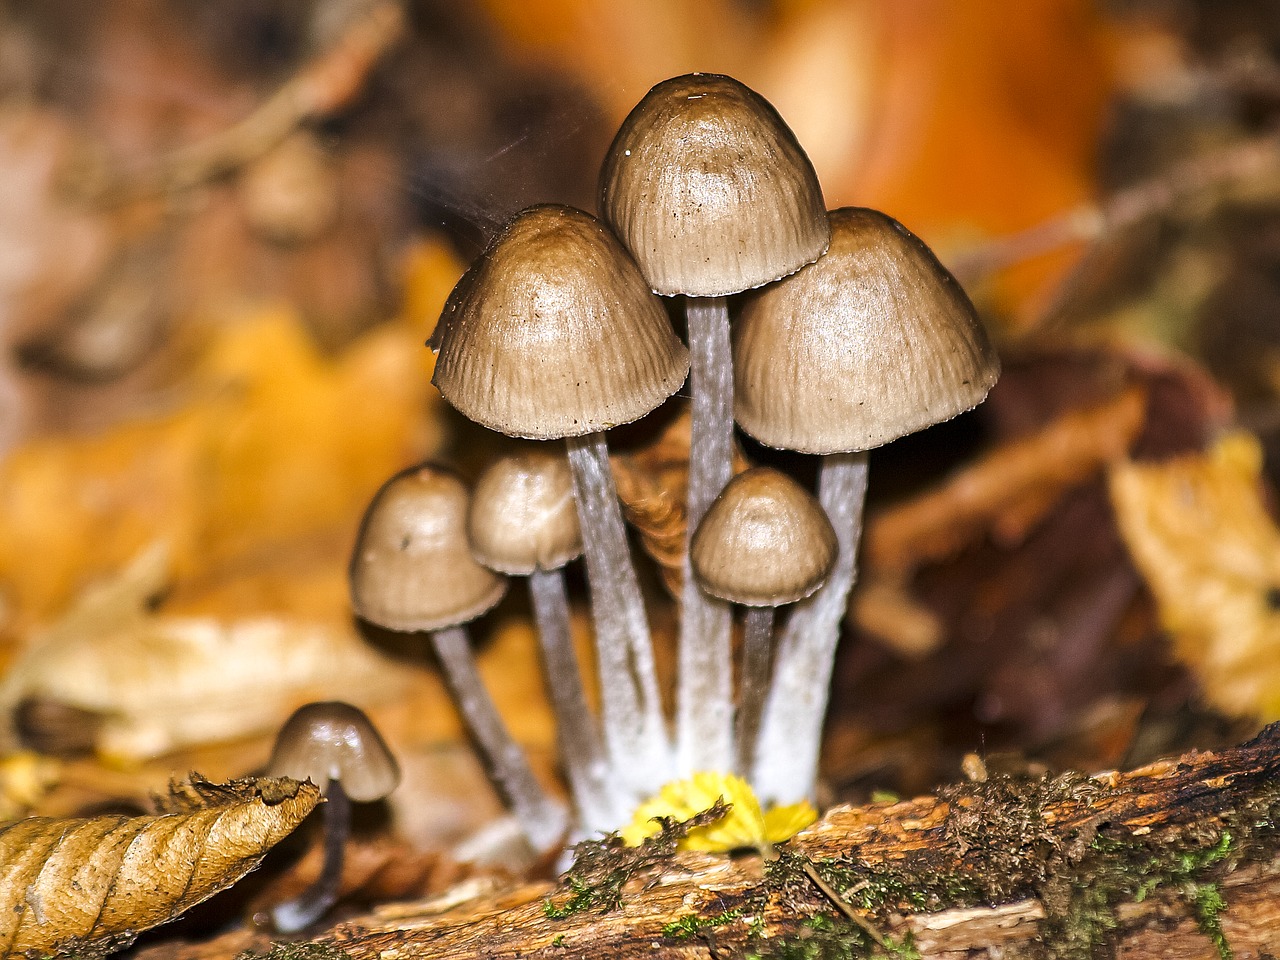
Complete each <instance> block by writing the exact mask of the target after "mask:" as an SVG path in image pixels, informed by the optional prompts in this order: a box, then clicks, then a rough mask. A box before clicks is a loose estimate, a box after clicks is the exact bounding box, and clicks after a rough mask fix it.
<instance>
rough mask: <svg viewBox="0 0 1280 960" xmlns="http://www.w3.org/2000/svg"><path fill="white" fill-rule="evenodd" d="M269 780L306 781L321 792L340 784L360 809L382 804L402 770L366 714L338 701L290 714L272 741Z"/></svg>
mask: <svg viewBox="0 0 1280 960" xmlns="http://www.w3.org/2000/svg"><path fill="white" fill-rule="evenodd" d="M267 774H268V776H272V777H292V778H293V779H295V780H310V781H311V782H312V783H314V784H316V785H317V786H318V787H320V789H321V790H324V789H326V788H327V787H328V785H329V781H330V780H338V781H341V783H342V789H343V791H344V792H345V793H346V794H347V796H349V797H350V798H351V799H352V800H355V801H357V802H358V803H369V802H372V801H374V800H381V799H382V798H383V797H385V796H386V795H387V794H389V793H390V792H391V791H392V790H394V789H395V788H396V786H397V785H398V784H399V783H400V767H399V765H398V764H397V763H396V759H395V757H393V756H392V755H391V751H390V750H389V749H387V745H386V743H385V742H384V741H383V739H382V736H381V735H380V734H379V733H378V731H377V729H375V728H374V726H373V724H372V723H371V722H370V720H369V718H368V717H367V716H365V713H364V711H363V710H361V709H360V708H358V707H353V706H352V705H351V704H349V703H342V702H340V701H337V700H328V701H324V702H320V703H308V704H307V705H306V706H303V707H299V708H298V709H297V710H295V711H294V712H293V715H292V716H291V717H289V719H288V720H286V721H285V724H284V726H283V727H281V728H280V733H279V734H278V735H277V736H276V745H275V749H274V750H272V752H271V762H270V763H269V764H268V765H267Z"/></svg>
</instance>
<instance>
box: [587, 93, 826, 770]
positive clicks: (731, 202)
mask: <svg viewBox="0 0 1280 960" xmlns="http://www.w3.org/2000/svg"><path fill="white" fill-rule="evenodd" d="M600 198H601V199H600V209H601V211H602V215H603V216H604V218H605V219H606V220H608V222H609V223H610V224H611V225H612V226H613V228H614V230H616V231H617V233H618V235H619V236H620V237H621V238H622V240H623V242H624V243H625V244H626V245H627V247H628V248H629V249H630V250H631V252H632V255H633V256H634V257H635V258H636V261H637V263H639V265H640V270H641V272H642V273H643V274H644V276H645V279H646V280H647V281H648V283H649V285H650V286H651V287H652V288H653V290H654V291H655V292H656V293H659V294H662V295H664V296H672V295H676V294H683V295H684V296H685V297H686V300H685V315H686V319H687V324H688V339H689V353H690V372H689V381H690V388H691V393H692V397H693V403H692V405H693V424H692V430H693V438H692V450H693V454H692V456H691V457H690V462H689V488H688V506H687V514H688V521H689V526H688V529H689V532H690V535H692V532H693V530H694V528H695V527H696V526H697V524H698V522H699V521H700V520H701V519H702V515H703V513H705V512H706V510H707V507H708V506H709V505H710V503H711V501H712V500H713V499H714V498H715V497H716V495H717V494H718V493H719V492H720V491H721V490H722V489H723V488H724V485H725V484H726V483H727V482H728V480H729V475H730V457H731V451H732V443H733V374H732V370H731V355H730V338H729V308H728V305H727V301H726V299H725V298H726V297H727V296H729V295H730V294H735V293H741V292H742V291H744V290H749V289H751V288H754V287H758V286H760V285H761V284H765V283H769V282H771V281H773V280H777V279H778V278H779V277H783V276H786V275H787V274H790V273H792V272H794V271H795V270H797V269H799V268H800V267H801V266H803V265H804V264H806V263H811V262H813V261H814V260H815V259H817V258H818V256H820V255H821V254H822V252H823V251H824V250H825V249H826V248H827V243H828V240H829V230H828V226H827V218H826V211H825V205H824V204H823V201H822V189H821V187H820V186H819V185H818V178H817V175H816V174H815V173H814V170H813V166H812V164H810V162H809V158H808V157H807V156H805V153H804V151H803V150H802V149H801V147H800V145H799V143H797V142H796V138H795V136H794V135H793V134H792V132H791V130H790V129H789V128H788V127H787V125H786V124H785V123H784V122H783V120H782V118H781V117H779V116H778V113H777V111H776V110H774V109H773V107H772V106H771V105H770V104H769V103H768V102H767V101H766V100H765V99H764V98H763V97H761V96H760V95H759V94H757V93H755V92H754V91H753V90H751V89H749V88H748V87H746V86H744V85H743V84H741V83H739V82H738V81H737V80H734V79H732V78H731V77H725V76H718V75H716V74H697V73H695V74H689V75H687V76H682V77H674V78H672V79H670V80H665V81H663V82H662V83H660V84H658V85H657V86H655V87H654V88H653V89H652V90H650V91H649V92H648V94H646V95H645V97H644V99H643V100H641V101H640V103H639V104H638V105H637V106H636V107H635V109H633V110H632V111H631V113H630V114H629V115H628V116H627V118H626V120H624V121H623V123H622V127H621V129H619V131H618V134H617V136H616V137H615V138H614V141H613V144H612V146H611V147H610V148H609V152H608V155H607V156H606V158H605V162H604V166H603V168H602V169H601V174H600ZM682 601H683V602H682V607H681V623H680V653H679V687H678V690H677V693H676V717H677V720H676V730H677V755H678V758H679V763H680V768H681V771H682V772H684V773H691V772H694V771H696V770H717V769H727V768H728V767H729V766H730V765H731V755H732V750H731V742H732V732H731V724H732V703H731V687H732V670H731V662H730V615H729V608H728V606H727V605H726V604H723V603H720V602H718V601H716V600H713V599H711V598H708V597H707V596H706V595H704V594H702V593H700V592H699V591H698V589H697V587H696V585H695V584H694V582H693V578H692V577H690V576H689V575H688V570H687V568H686V570H685V589H684V593H683V597H682Z"/></svg>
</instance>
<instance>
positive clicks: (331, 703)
mask: <svg viewBox="0 0 1280 960" xmlns="http://www.w3.org/2000/svg"><path fill="white" fill-rule="evenodd" d="M267 774H268V775H269V776H272V777H292V778H293V779H294V780H310V781H311V782H312V783H314V784H316V785H317V786H318V787H319V788H320V790H321V792H322V793H323V794H324V799H325V804H324V866H323V867H322V868H321V871H320V876H319V878H318V879H317V880H316V882H315V883H314V884H313V885H312V886H311V887H310V888H308V889H307V890H305V891H304V892H303V893H301V894H300V895H299V896H297V897H295V898H294V899H292V900H286V901H285V902H284V903H280V904H277V905H276V906H275V907H274V908H272V910H271V924H272V926H274V927H275V928H276V930H278V931H279V932H280V933H296V932H297V931H299V930H302V929H304V928H306V927H309V926H311V924H313V923H315V922H316V921H317V920H319V919H320V918H321V917H322V916H324V914H325V912H326V911H327V910H328V909H329V908H330V907H332V906H333V905H334V903H336V902H337V900H338V890H339V885H340V883H341V881H342V861H343V853H344V851H345V849H346V844H347V838H348V837H349V836H350V834H351V801H353V800H354V801H355V802H356V803H372V802H374V801H375V800H381V799H382V798H383V797H385V796H387V795H388V794H389V793H391V791H392V790H394V789H395V788H396V787H397V786H399V784H400V767H399V766H398V765H397V763H396V760H395V757H394V756H392V754H391V751H390V750H389V749H387V745H386V743H385V742H384V741H383V739H382V736H381V735H380V734H379V733H378V731H377V729H376V728H375V727H374V726H373V723H372V722H371V721H370V720H369V718H368V717H367V716H366V715H365V713H364V711H363V710H361V709H360V708H359V707H353V706H352V705H351V704H349V703H342V702H340V701H337V700H328V701H323V702H319V703H308V704H306V705H305V706H302V707H299V708H298V709H297V710H295V711H294V712H293V715H292V716H290V717H289V719H288V720H286V721H285V724H284V726H283V727H281V728H280V733H279V734H278V735H277V736H276V742H275V748H274V749H273V750H272V753H271V761H270V763H269V764H268V765H267Z"/></svg>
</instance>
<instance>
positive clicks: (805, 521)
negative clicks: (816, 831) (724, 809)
mask: <svg viewBox="0 0 1280 960" xmlns="http://www.w3.org/2000/svg"><path fill="white" fill-rule="evenodd" d="M835 559H836V533H835V531H834V530H833V529H832V528H831V522H830V521H829V520H828V519H827V515H826V514H825V513H823V511H822V507H821V505H820V504H819V503H818V501H817V500H815V499H814V497H813V496H812V494H810V493H809V492H808V491H807V490H805V489H804V488H803V487H801V486H800V485H799V484H798V483H796V482H795V481H794V480H792V479H791V478H790V477H788V476H787V475H786V474H785V473H780V472H779V471H777V470H774V469H772V468H770V467H752V468H751V469H749V470H744V471H743V472H742V473H740V474H738V475H737V476H736V477H734V478H733V479H732V480H730V481H729V483H728V485H727V486H726V487H725V488H724V490H723V491H722V492H721V493H720V496H718V497H716V499H715V501H714V502H713V503H712V504H711V507H710V508H709V509H708V510H707V513H706V516H704V517H703V518H702V522H701V523H700V524H698V529H697V530H696V531H695V532H694V535H693V540H692V541H691V544H690V551H689V561H690V566H691V567H692V570H693V575H694V577H695V578H696V579H697V582H698V586H700V587H701V588H702V589H703V590H705V591H706V592H707V593H709V594H711V595H712V596H715V597H719V598H720V599H722V600H726V601H728V602H730V603H737V604H741V605H742V606H745V607H746V608H747V612H746V615H745V617H744V618H743V644H742V671H741V681H740V684H739V691H738V716H737V729H736V731H735V739H736V748H737V754H736V756H737V763H738V769H739V770H740V771H743V772H744V773H745V772H747V771H749V768H750V764H751V758H752V756H753V753H754V750H755V742H756V734H757V732H758V730H759V727H760V714H761V711H762V710H763V708H764V700H765V695H766V694H767V693H768V689H769V673H770V659H771V652H772V645H773V644H772V641H773V621H774V611H775V610H776V608H778V607H780V606H782V605H784V604H788V603H795V602H796V601H797V600H802V599H804V598H805V597H807V596H809V595H810V594H812V593H813V592H814V591H815V590H817V589H818V587H820V586H821V585H822V582H823V581H824V580H825V579H826V578H827V574H828V573H829V572H830V571H831V566H832V564H833V563H835Z"/></svg>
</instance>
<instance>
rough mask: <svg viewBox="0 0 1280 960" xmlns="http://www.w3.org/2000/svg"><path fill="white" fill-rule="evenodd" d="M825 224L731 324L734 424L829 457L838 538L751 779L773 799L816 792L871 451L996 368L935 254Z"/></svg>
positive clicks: (781, 655)
mask: <svg viewBox="0 0 1280 960" xmlns="http://www.w3.org/2000/svg"><path fill="white" fill-rule="evenodd" d="M830 220H831V247H830V249H829V250H828V251H827V253H826V254H825V255H824V256H823V257H822V258H821V259H819V260H818V261H817V262H816V263H814V264H811V265H810V266H807V267H805V268H803V269H801V270H799V271H798V272H796V273H795V274H793V275H792V276H790V277H787V278H786V279H784V280H781V281H779V282H778V283H776V284H773V285H771V286H769V287H766V288H765V289H763V290H760V291H759V292H757V293H755V294H752V295H751V296H750V297H749V298H748V299H747V301H746V302H745V303H744V304H743V309H742V314H741V316H740V317H739V318H738V323H737V325H736V326H735V328H734V342H733V355H734V388H735V389H734V414H735V417H736V418H737V421H738V423H739V425H740V426H741V427H742V428H743V429H744V430H745V431H746V432H747V433H749V434H751V435H752V436H753V437H755V438H756V439H757V440H759V441H760V442H761V443H764V444H766V445H768V446H771V447H780V448H783V449H787V450H797V451H800V452H802V453H815V454H819V455H821V456H822V466H821V467H820V469H819V481H818V496H819V500H820V501H821V503H822V506H823V509H825V510H826V512H827V515H828V516H829V517H830V519H831V523H832V526H833V527H834V528H835V531H836V538H837V540H838V542H839V550H838V552H837V558H836V563H835V567H834V568H833V569H832V572H831V575H830V577H829V578H828V580H827V582H826V584H824V585H823V587H822V588H821V589H820V590H819V591H818V592H817V593H815V594H814V595H813V596H812V597H810V598H809V599H807V600H805V601H803V602H802V603H800V604H799V605H798V606H797V607H796V609H795V611H794V612H793V613H792V615H791V617H790V619H789V620H788V622H787V625H786V628H785V629H784V631H783V633H782V636H781V638H780V639H779V642H778V646H777V659H776V664H775V670H774V679H773V683H772V686H771V687H770V691H769V698H768V701H767V702H766V704H765V714H764V718H763V720H762V726H761V731H760V738H759V741H758V745H757V751H756V759H755V764H754V770H753V775H752V780H753V785H754V786H755V788H756V792H757V793H758V794H760V796H761V799H765V800H771V801H774V802H777V803H791V802H794V801H797V800H801V799H806V798H810V797H812V794H813V790H814V785H815V778H816V775H817V763H818V746H819V741H820V738H821V733H822V719H823V716H824V715H825V713H826V707H827V694H828V687H829V685H830V680H831V668H832V664H833V662H834V658H835V647H836V642H837V640H838V638H839V630H840V621H841V620H842V619H843V617H844V613H845V606H846V603H847V600H848V595H849V591H850V589H851V588H852V586H853V580H854V572H855V555H856V552H857V546H858V540H859V537H860V536H861V528H862V505H863V501H864V499H865V494H866V482H867V455H866V451H867V450H869V449H871V448H873V447H878V446H881V445H882V444H885V443H888V442H890V441H891V440H895V439H897V438H898V437H901V436H905V435H906V434H909V433H914V432H915V431H917V430H921V429H924V428H925V427H927V426H930V425H931V424H935V423H939V422H941V421H943V420H948V419H950V418H951V417H954V416H956V415H957V414H959V413H963V412H964V411H965V410H968V409H970V408H972V407H974V406H976V405H977V404H979V403H981V402H982V400H983V399H984V398H985V397H986V395H987V391H988V390H990V389H991V387H992V385H993V384H994V383H995V381H996V378H997V377H998V376H999V373H1000V365H999V360H998V359H997V357H996V354H995V351H994V350H993V349H992V347H991V344H990V342H989V341H988V340H987V336H986V333H985V332H984V331H983V328H982V325H981V324H980V323H979V321H978V318H977V315H976V314H975V313H974V310H973V305H972V304H971V303H970V302H969V298H968V297H966V296H965V294H964V291H963V290H961V289H960V285H959V284H958V283H956V281H955V278H954V277H952V276H951V274H950V273H948V272H947V271H946V269H945V268H944V267H943V266H942V265H941V264H940V263H939V262H938V260H937V258H936V257H935V256H934V255H933V253H932V252H931V251H930V250H929V248H928V247H926V246H925V245H924V244H923V243H922V242H921V241H920V240H919V239H917V238H916V237H915V236H914V235H913V234H912V233H911V232H910V231H908V230H907V229H906V228H905V227H903V226H902V224H900V223H898V222H897V221H896V220H894V219H892V218H891V217H888V216H886V215H884V214H883V213H879V212H877V211H875V210H867V209H861V208H854V207H849V208H844V209H841V210H836V211H833V212H832V213H831V214H830Z"/></svg>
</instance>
